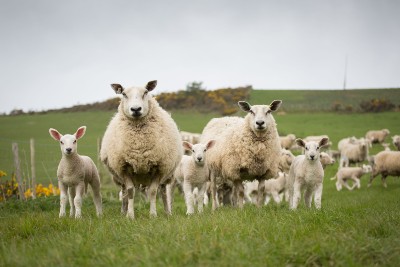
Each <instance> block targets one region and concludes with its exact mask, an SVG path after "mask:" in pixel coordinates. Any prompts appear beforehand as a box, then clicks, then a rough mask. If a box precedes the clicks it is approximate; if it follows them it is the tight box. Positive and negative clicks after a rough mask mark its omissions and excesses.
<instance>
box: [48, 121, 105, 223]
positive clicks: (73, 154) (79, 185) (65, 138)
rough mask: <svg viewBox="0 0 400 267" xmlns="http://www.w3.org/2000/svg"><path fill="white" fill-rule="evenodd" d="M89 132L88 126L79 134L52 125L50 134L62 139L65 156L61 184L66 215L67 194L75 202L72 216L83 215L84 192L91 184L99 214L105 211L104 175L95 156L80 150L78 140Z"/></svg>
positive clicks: (62, 213) (61, 197) (61, 207)
mask: <svg viewBox="0 0 400 267" xmlns="http://www.w3.org/2000/svg"><path fill="white" fill-rule="evenodd" d="M85 132H86V126H82V127H79V128H78V130H77V131H76V132H75V134H65V135H62V134H60V133H59V132H58V131H57V130H56V129H53V128H50V129H49V133H50V136H51V137H53V138H54V140H56V141H59V142H60V147H61V154H62V157H61V160H60V163H59V165H58V169H57V178H58V187H59V188H60V214H59V217H60V218H61V217H64V216H65V208H66V204H67V194H68V196H69V204H70V206H71V209H70V213H69V216H70V217H74V215H75V219H79V218H81V217H82V196H83V194H84V193H86V192H87V186H88V184H90V187H91V188H92V191H93V202H94V205H95V207H96V214H97V216H101V215H102V204H101V193H100V176H99V172H98V171H97V168H96V165H95V164H94V163H93V160H92V159H91V158H89V157H88V156H82V155H79V154H78V143H77V140H78V139H80V138H82V137H83V135H84V134H85Z"/></svg>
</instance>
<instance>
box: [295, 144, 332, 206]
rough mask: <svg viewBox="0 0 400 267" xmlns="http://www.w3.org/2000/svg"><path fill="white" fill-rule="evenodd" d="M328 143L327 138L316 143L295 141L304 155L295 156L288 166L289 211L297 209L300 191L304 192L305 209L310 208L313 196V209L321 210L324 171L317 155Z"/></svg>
mask: <svg viewBox="0 0 400 267" xmlns="http://www.w3.org/2000/svg"><path fill="white" fill-rule="evenodd" d="M328 142H329V139H328V138H322V139H321V140H320V141H319V142H318V143H317V142H315V141H310V142H307V143H305V142H304V141H303V140H302V139H296V143H297V144H298V145H299V146H300V147H303V148H304V149H305V154H304V155H299V156H297V157H296V158H295V159H294V161H293V163H292V165H291V166H290V171H289V178H288V179H289V207H290V209H297V206H298V204H299V201H300V198H301V193H302V191H304V202H305V204H306V206H307V207H309V208H310V207H311V201H312V196H313V195H314V205H315V207H316V208H317V209H320V208H321V198H322V182H323V179H324V169H323V168H322V163H321V161H320V160H319V154H320V150H321V148H322V147H324V146H326V145H327V144H328Z"/></svg>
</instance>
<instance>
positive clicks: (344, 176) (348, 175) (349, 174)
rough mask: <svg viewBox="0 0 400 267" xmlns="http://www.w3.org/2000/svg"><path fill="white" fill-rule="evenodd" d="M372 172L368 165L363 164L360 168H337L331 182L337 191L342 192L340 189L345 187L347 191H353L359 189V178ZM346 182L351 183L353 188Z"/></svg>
mask: <svg viewBox="0 0 400 267" xmlns="http://www.w3.org/2000/svg"><path fill="white" fill-rule="evenodd" d="M371 171H372V168H371V166H370V165H365V164H363V166H362V167H343V168H339V170H338V171H337V173H336V174H335V176H333V177H332V178H331V180H335V179H337V181H336V189H337V191H340V190H342V187H343V186H344V187H346V188H347V189H349V190H353V189H354V188H355V187H357V188H358V189H359V188H360V187H361V183H360V179H361V176H362V175H364V174H366V173H370V172H371ZM348 180H352V181H353V186H352V187H350V186H349V184H348V183H347V181H348Z"/></svg>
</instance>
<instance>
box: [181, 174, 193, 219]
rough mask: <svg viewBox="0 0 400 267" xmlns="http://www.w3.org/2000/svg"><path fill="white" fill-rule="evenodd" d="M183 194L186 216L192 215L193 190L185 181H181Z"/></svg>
mask: <svg viewBox="0 0 400 267" xmlns="http://www.w3.org/2000/svg"><path fill="white" fill-rule="evenodd" d="M183 193H184V194H185V204H186V215H190V214H193V213H194V200H193V188H192V185H191V184H190V183H189V182H188V181H186V180H184V181H183Z"/></svg>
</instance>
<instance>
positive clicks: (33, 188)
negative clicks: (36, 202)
mask: <svg viewBox="0 0 400 267" xmlns="http://www.w3.org/2000/svg"><path fill="white" fill-rule="evenodd" d="M30 144H31V173H32V199H35V198H36V168H35V140H34V139H33V138H31V141H30Z"/></svg>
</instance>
